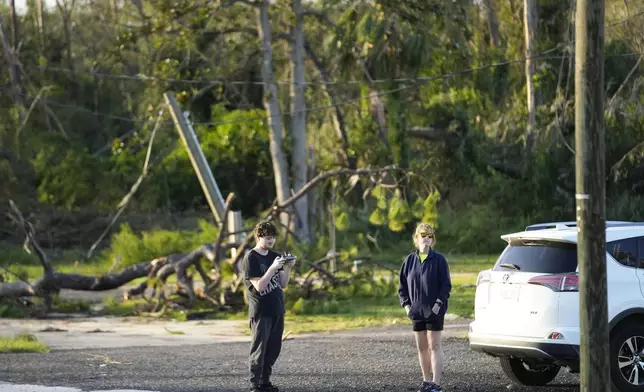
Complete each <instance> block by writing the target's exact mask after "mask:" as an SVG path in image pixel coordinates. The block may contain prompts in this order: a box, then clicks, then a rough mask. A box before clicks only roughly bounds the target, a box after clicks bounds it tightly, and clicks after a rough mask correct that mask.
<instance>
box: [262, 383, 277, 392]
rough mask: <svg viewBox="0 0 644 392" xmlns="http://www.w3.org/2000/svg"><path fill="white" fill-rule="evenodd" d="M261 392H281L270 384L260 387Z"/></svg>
mask: <svg viewBox="0 0 644 392" xmlns="http://www.w3.org/2000/svg"><path fill="white" fill-rule="evenodd" d="M259 388H260V390H261V391H262V392H279V391H280V390H279V388H277V387H276V386H275V385H273V384H271V383H270V382H269V383H268V384H262V385H260V386H259Z"/></svg>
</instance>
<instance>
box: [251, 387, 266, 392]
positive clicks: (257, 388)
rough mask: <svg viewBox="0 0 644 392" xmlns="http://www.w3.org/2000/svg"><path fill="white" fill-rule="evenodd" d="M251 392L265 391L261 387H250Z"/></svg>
mask: <svg viewBox="0 0 644 392" xmlns="http://www.w3.org/2000/svg"><path fill="white" fill-rule="evenodd" d="M249 392H264V390H263V389H261V388H260V387H255V386H253V387H250V389H249Z"/></svg>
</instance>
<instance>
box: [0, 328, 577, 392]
mask: <svg viewBox="0 0 644 392" xmlns="http://www.w3.org/2000/svg"><path fill="white" fill-rule="evenodd" d="M443 350H444V353H445V360H446V364H445V371H444V375H443V382H442V384H443V387H444V389H445V391H471V392H474V391H477V392H483V391H486V392H487V391H508V390H511V391H535V392H536V391H539V392H570V391H578V390H579V378H578V376H577V375H571V374H568V373H567V372H565V371H563V370H562V371H561V373H560V374H559V376H558V377H557V379H555V380H554V381H553V383H552V384H553V385H551V386H547V387H541V388H534V387H533V388H530V387H522V386H517V385H514V384H511V383H510V381H509V380H508V379H507V378H506V377H505V375H504V374H503V373H502V371H501V368H500V366H499V364H498V361H497V360H495V359H493V358H490V357H487V356H485V355H483V354H479V353H475V352H473V351H471V350H470V349H469V347H468V345H467V340H466V339H463V338H456V337H449V338H446V339H445V340H444V341H443ZM247 355H248V343H247V342H224V343H216V344H203V345H194V344H192V345H185V346H181V345H174V346H154V347H151V346H147V347H146V346H144V347H121V348H109V349H81V350H57V351H53V352H51V353H48V354H0V388H1V387H2V384H1V383H2V382H9V383H16V384H32V385H45V386H52V387H53V386H58V387H74V388H78V389H80V390H81V391H95V390H116V389H118V390H148V391H160V392H196V391H200V392H215V391H217V392H223V391H246V390H248V384H247V377H248V376H247ZM417 358H418V357H417V354H416V348H415V345H414V341H413V337H412V335H411V333H406V331H403V330H401V329H397V330H395V331H392V332H391V333H388V332H385V333H382V331H380V332H379V333H371V332H370V331H369V330H363V331H353V332H346V333H332V334H322V335H309V336H306V337H296V338H294V339H288V340H286V341H285V342H284V345H283V349H282V354H281V356H280V358H279V360H278V363H277V364H276V366H275V368H274V375H273V378H272V381H273V383H274V384H275V385H276V386H278V387H280V389H281V390H282V391H285V392H288V391H293V392H295V391H299V392H313V391H316V392H323V391H329V392H331V391H333V392H338V391H356V392H357V391H365V392H366V391H369V392H372V391H415V390H417V389H418V386H419V385H420V380H421V376H420V369H419V367H418V359H417ZM5 385H6V384H5ZM4 390H6V391H10V389H3V391H4Z"/></svg>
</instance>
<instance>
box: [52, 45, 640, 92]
mask: <svg viewBox="0 0 644 392" xmlns="http://www.w3.org/2000/svg"><path fill="white" fill-rule="evenodd" d="M571 43H572V42H571ZM557 49H559V47H558V46H557V47H554V48H551V49H549V50H546V51H544V52H542V53H540V54H538V55H535V56H531V57H525V58H522V59H517V60H509V61H502V62H499V63H492V64H488V65H487V66H486V67H485V68H490V67H496V66H503V65H509V64H513V63H517V62H524V61H526V60H556V59H562V58H563V59H565V58H567V56H546V54H548V53H551V52H553V51H555V50H557ZM642 54H643V53H638V52H632V53H619V54H614V55H608V56H606V57H621V56H640V55H642ZM39 68H41V69H45V70H49V71H53V72H59V73H72V72H73V73H75V74H79V73H80V74H85V75H92V76H98V77H102V78H107V79H117V80H131V81H139V82H151V81H156V82H168V83H182V84H191V85H204V84H222V85H226V84H229V85H257V86H263V85H265V84H266V83H265V82H263V81H259V80H227V79H181V78H162V77H158V76H148V75H143V74H139V75H128V74H118V73H108V72H97V71H89V70H74V71H71V70H69V69H66V68H61V67H52V66H40V67H39ZM434 79H435V77H433V76H418V77H413V78H409V77H407V78H391V79H375V80H372V81H364V80H335V81H328V82H324V81H315V82H304V84H306V85H311V86H321V85H347V84H365V83H368V84H383V83H415V82H423V81H431V80H434ZM274 84H277V85H291V84H292V82H291V81H285V80H277V81H275V82H274Z"/></svg>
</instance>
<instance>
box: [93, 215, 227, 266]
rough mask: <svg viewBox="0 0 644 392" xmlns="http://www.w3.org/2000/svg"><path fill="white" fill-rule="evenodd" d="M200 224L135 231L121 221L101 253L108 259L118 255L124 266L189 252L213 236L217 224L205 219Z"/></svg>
mask: <svg viewBox="0 0 644 392" xmlns="http://www.w3.org/2000/svg"><path fill="white" fill-rule="evenodd" d="M200 226H201V230H200V231H190V230H186V231H171V230H152V231H146V232H143V233H141V234H140V235H137V234H136V233H134V232H133V231H132V228H131V227H130V226H129V225H128V224H122V225H121V227H120V231H119V232H118V233H116V234H114V235H113V236H112V239H111V241H110V247H109V249H106V250H105V251H104V253H103V256H102V257H103V258H105V259H108V260H115V259H118V258H121V263H120V264H119V265H120V266H122V267H126V266H129V265H133V264H137V263H141V262H144V261H149V260H152V259H155V258H158V257H162V256H168V255H171V254H175V253H189V252H192V251H193V250H195V249H196V248H198V247H200V246H201V245H203V244H205V243H207V242H214V241H215V239H216V236H217V232H218V229H217V228H215V227H214V226H212V225H209V224H207V223H206V222H205V221H201V222H200Z"/></svg>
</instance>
